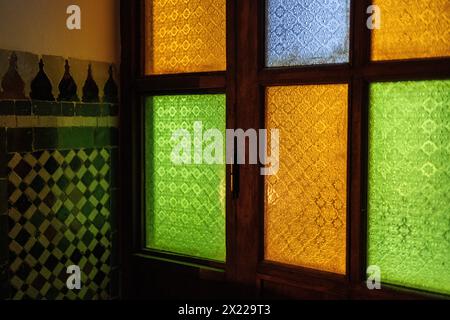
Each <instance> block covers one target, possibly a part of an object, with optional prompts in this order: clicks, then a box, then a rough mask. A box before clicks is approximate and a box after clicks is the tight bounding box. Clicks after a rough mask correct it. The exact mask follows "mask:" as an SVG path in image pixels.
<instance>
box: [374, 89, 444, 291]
mask: <svg viewBox="0 0 450 320" xmlns="http://www.w3.org/2000/svg"><path fill="white" fill-rule="evenodd" d="M449 103H450V81H449V80H446V81H418V82H395V83H375V84H372V85H371V90H370V124H369V191H368V227H369V229H368V240H369V241H368V263H369V264H370V265H377V266H379V267H380V268H381V281H382V282H387V283H391V284H397V285H402V286H407V287H414V288H418V289H423V290H428V291H435V292H441V293H446V294H449V293H450V272H449V270H450V196H449V195H450V125H449V124H450V104H449Z"/></svg>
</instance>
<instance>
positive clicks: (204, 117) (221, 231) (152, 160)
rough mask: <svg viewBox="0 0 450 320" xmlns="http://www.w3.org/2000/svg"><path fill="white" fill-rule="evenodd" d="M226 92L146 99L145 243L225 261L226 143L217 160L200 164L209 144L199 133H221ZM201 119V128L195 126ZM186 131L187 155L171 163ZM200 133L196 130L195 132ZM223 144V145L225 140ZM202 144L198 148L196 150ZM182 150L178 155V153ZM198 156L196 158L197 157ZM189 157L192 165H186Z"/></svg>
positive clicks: (223, 124)
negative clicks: (220, 157) (182, 159)
mask: <svg viewBox="0 0 450 320" xmlns="http://www.w3.org/2000/svg"><path fill="white" fill-rule="evenodd" d="M225 119H226V115H225V96H224V95H176V96H155V97H150V98H148V99H147V105H146V115H145V122H146V124H145V155H146V157H145V172H146V189H145V190H146V218H147V219H146V225H147V240H146V241H147V247H149V248H152V249H157V250H162V251H169V252H173V253H178V254H183V255H189V256H195V257H199V258H206V259H211V260H219V261H224V260H225V198H226V196H225V164H224V163H225V151H224V149H225V147H223V151H222V153H223V157H222V158H223V159H222V161H219V162H221V164H202V162H203V160H202V152H203V151H202V150H208V148H207V145H209V144H210V143H211V141H209V139H207V138H206V137H205V138H204V139H203V138H202V137H203V133H205V132H207V130H209V129H213V128H215V129H218V130H220V132H222V133H223V134H224V133H225V123H226V121H225ZM199 122H201V126H200V131H199V129H198V128H197V129H195V130H194V125H195V124H196V123H197V124H198V123H199ZM179 130H185V131H184V132H185V133H188V134H189V136H190V137H191V138H190V141H187V140H186V141H187V142H188V143H187V144H184V145H191V149H190V150H189V149H188V148H185V154H188V155H190V156H191V159H190V160H188V161H187V162H183V163H186V164H176V163H174V162H173V161H172V159H173V157H172V151H174V150H176V146H177V145H179V143H180V141H185V140H182V139H181V136H180V137H178V136H173V134H174V133H175V132H178V131H179ZM199 132H200V133H199ZM223 145H225V143H223ZM198 146H200V148H198ZM182 153H183V152H182V150H181V151H180V154H182ZM199 154H200V158H199V159H200V161H198V159H196V157H197V156H198V155H199ZM189 161H190V163H191V164H188V162H189Z"/></svg>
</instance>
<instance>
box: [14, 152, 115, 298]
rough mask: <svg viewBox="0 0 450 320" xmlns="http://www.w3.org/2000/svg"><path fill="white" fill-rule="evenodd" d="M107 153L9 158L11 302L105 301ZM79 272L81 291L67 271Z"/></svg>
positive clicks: (107, 268)
mask: <svg viewBox="0 0 450 320" xmlns="http://www.w3.org/2000/svg"><path fill="white" fill-rule="evenodd" d="M109 161H110V152H109V151H108V150H107V149H98V150H97V149H81V150H67V151H57V150H55V151H43V152H34V153H22V154H21V153H13V154H10V159H9V163H8V166H9V169H10V174H9V177H8V179H9V188H8V189H9V207H10V208H9V233H8V236H9V238H10V244H9V256H10V267H9V268H10V270H9V272H10V275H11V286H12V298H13V299H88V300H89V299H107V298H108V297H109V272H110V263H109V262H110V261H109V260H110V255H111V239H110V233H111V224H110V196H109V188H110V182H109V181H110V165H109ZM70 265H78V266H80V269H81V273H82V288H81V290H68V289H67V287H66V280H67V277H68V275H67V273H66V269H67V267H68V266H70Z"/></svg>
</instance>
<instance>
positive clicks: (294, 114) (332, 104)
mask: <svg viewBox="0 0 450 320" xmlns="http://www.w3.org/2000/svg"><path fill="white" fill-rule="evenodd" d="M347 101H348V86H347V85H341V84H339V85H305V86H286V87H269V88H268V89H267V91H266V127H267V128H268V129H270V128H278V129H279V130H280V170H279V172H278V173H277V174H276V175H273V176H266V179H265V258H266V259H267V260H270V261H276V262H281V263H286V264H292V265H299V266H303V267H308V268H313V269H319V270H323V271H329V272H334V273H340V274H344V273H345V271H346V208H347V201H346V197H347V117H348V115H347V113H348V112H347V109H348V105H347ZM269 141H270V140H269Z"/></svg>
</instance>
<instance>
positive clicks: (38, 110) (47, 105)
mask: <svg viewBox="0 0 450 320" xmlns="http://www.w3.org/2000/svg"><path fill="white" fill-rule="evenodd" d="M32 104H33V114H34V115H36V116H60V115H61V103H60V102H50V101H33V102H32Z"/></svg>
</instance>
